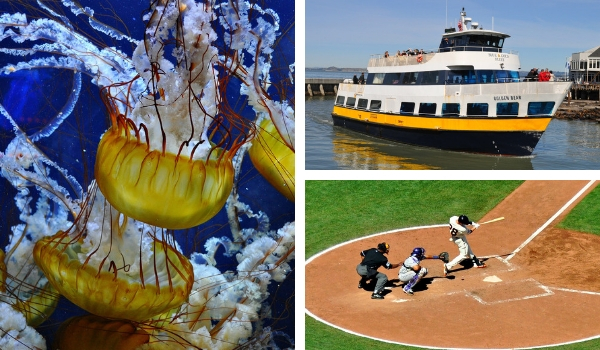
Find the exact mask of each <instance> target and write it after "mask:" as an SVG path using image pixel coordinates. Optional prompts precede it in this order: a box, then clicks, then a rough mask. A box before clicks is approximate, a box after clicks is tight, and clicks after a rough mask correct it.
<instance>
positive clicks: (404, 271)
mask: <svg viewBox="0 0 600 350" xmlns="http://www.w3.org/2000/svg"><path fill="white" fill-rule="evenodd" d="M448 258H449V255H448V253H447V252H441V253H440V255H426V254H425V248H421V247H417V248H415V249H413V251H412V253H411V254H410V256H409V257H408V258H406V260H404V263H403V264H402V267H401V268H400V272H399V273H398V279H400V281H401V282H404V283H406V285H405V286H404V288H402V290H403V291H404V293H406V294H408V295H413V290H412V289H413V287H414V286H415V285H416V284H417V283H419V281H420V280H421V278H423V277H425V276H426V275H427V268H425V267H423V266H421V265H420V263H421V260H424V259H439V260H442V261H443V262H444V263H447V262H448Z"/></svg>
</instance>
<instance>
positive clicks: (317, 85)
mask: <svg viewBox="0 0 600 350" xmlns="http://www.w3.org/2000/svg"><path fill="white" fill-rule="evenodd" d="M342 81H344V79H320V78H319V79H315V78H313V79H306V80H305V84H304V85H305V89H304V95H305V96H315V95H317V96H325V95H337V88H338V85H339V84H340V83H341V82H342Z"/></svg>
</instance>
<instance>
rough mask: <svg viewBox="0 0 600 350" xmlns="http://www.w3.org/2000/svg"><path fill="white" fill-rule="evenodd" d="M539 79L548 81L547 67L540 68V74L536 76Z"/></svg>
mask: <svg viewBox="0 0 600 350" xmlns="http://www.w3.org/2000/svg"><path fill="white" fill-rule="evenodd" d="M538 80H539V81H550V72H548V68H546V69H542V71H541V72H540V75H539V76H538Z"/></svg>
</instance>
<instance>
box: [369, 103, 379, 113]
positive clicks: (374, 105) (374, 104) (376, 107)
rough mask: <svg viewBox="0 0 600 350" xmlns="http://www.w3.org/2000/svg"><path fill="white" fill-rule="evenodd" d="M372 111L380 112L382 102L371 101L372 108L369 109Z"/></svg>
mask: <svg viewBox="0 0 600 350" xmlns="http://www.w3.org/2000/svg"><path fill="white" fill-rule="evenodd" d="M369 109H370V110H372V111H378V110H379V109H381V100H371V107H369Z"/></svg>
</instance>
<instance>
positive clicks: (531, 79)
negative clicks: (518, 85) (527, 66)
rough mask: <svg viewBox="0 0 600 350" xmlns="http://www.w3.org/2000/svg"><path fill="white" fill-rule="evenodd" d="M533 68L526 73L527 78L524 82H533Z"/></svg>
mask: <svg viewBox="0 0 600 350" xmlns="http://www.w3.org/2000/svg"><path fill="white" fill-rule="evenodd" d="M534 69H535V68H531V70H530V71H529V73H527V76H525V81H534V80H535V71H534Z"/></svg>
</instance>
